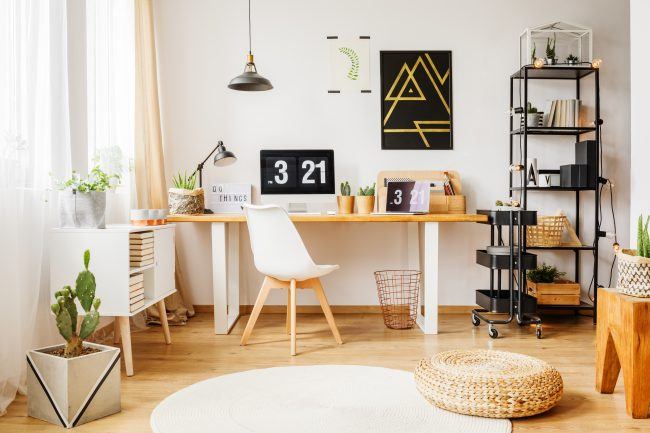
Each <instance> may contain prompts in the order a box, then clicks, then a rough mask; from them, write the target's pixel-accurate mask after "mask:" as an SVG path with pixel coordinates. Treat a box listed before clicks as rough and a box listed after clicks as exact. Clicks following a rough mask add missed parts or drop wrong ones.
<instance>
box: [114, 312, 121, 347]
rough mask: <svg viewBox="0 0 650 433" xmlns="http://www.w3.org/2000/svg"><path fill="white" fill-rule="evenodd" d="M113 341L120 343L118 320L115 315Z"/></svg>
mask: <svg viewBox="0 0 650 433" xmlns="http://www.w3.org/2000/svg"><path fill="white" fill-rule="evenodd" d="M113 343H114V344H119V343H120V321H119V319H118V318H117V317H116V318H115V320H113Z"/></svg>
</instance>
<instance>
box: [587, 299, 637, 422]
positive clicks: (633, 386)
mask: <svg viewBox="0 0 650 433" xmlns="http://www.w3.org/2000/svg"><path fill="white" fill-rule="evenodd" d="M621 368H622V369H623V385H624V388H625V409H626V411H627V413H628V415H631V416H632V417H633V418H648V410H649V409H650V298H635V297H633V296H627V295H623V294H621V293H619V292H618V291H617V290H616V289H604V288H600V289H598V327H597V332H596V390H597V391H598V392H600V393H602V394H611V393H613V392H614V387H615V386H616V381H617V379H618V374H619V372H620V371H621Z"/></svg>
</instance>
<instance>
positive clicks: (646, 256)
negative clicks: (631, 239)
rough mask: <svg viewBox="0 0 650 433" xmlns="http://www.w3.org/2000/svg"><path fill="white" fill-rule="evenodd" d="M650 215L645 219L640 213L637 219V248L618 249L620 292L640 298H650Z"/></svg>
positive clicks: (618, 285)
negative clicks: (649, 227) (649, 229)
mask: <svg viewBox="0 0 650 433" xmlns="http://www.w3.org/2000/svg"><path fill="white" fill-rule="evenodd" d="M649 224H650V216H649V217H648V218H647V219H645V220H644V218H643V215H639V219H638V220H637V237H636V248H637V249H636V250H630V249H623V250H620V251H618V253H617V255H616V256H617V259H618V281H617V283H616V287H617V289H618V290H619V292H621V293H624V294H626V295H630V296H637V297H640V298H650V234H649V232H648V225H649Z"/></svg>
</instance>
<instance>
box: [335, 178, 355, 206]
mask: <svg viewBox="0 0 650 433" xmlns="http://www.w3.org/2000/svg"><path fill="white" fill-rule="evenodd" d="M350 192H351V188H350V183H349V182H348V181H347V180H346V181H345V182H341V195H337V196H336V204H337V205H338V209H339V213H340V214H351V213H353V212H354V196H353V195H350Z"/></svg>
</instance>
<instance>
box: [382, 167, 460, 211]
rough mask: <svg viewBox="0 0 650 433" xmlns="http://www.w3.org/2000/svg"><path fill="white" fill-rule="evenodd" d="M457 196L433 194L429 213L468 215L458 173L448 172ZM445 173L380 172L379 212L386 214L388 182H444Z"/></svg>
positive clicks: (416, 171) (429, 171)
mask: <svg viewBox="0 0 650 433" xmlns="http://www.w3.org/2000/svg"><path fill="white" fill-rule="evenodd" d="M446 173H447V174H448V175H449V178H450V180H451V185H452V187H453V188H454V191H455V192H456V195H442V194H436V193H431V194H430V198H429V213H432V214H464V213H467V207H466V203H465V196H464V195H462V193H463V190H462V185H461V183H460V176H459V175H458V172H456V171H446ZM444 179H445V171H436V170H402V171H380V172H379V174H378V175H377V203H378V204H377V210H378V212H386V194H387V187H386V185H387V181H390V180H430V181H442V180H444Z"/></svg>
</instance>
